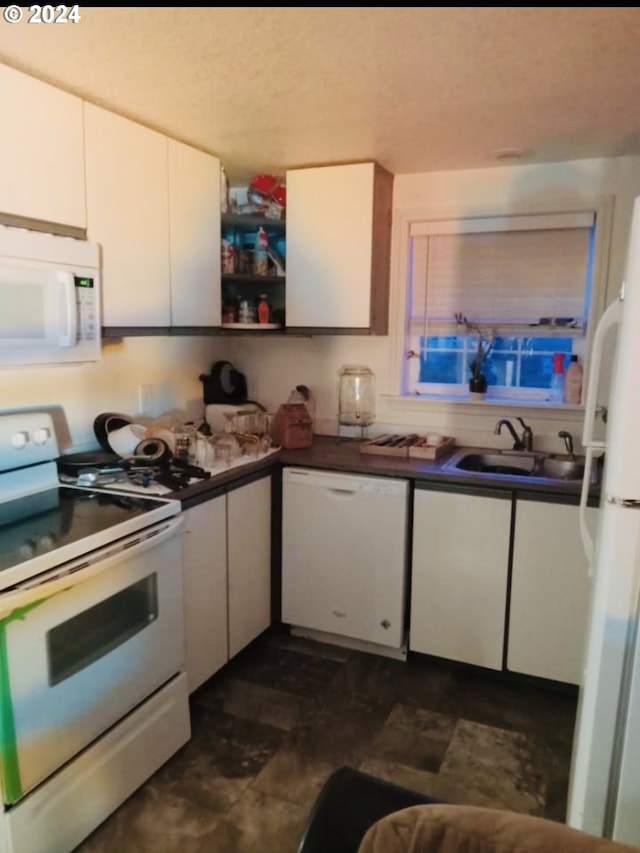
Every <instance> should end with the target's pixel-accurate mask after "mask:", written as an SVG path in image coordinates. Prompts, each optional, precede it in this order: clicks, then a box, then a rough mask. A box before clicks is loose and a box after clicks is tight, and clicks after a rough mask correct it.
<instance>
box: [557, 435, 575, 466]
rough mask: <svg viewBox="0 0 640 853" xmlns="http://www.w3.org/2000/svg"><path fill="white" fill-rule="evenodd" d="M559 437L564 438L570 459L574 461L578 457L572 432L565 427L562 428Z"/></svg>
mask: <svg viewBox="0 0 640 853" xmlns="http://www.w3.org/2000/svg"><path fill="white" fill-rule="evenodd" d="M558 438H562V439H564V446H565V447H566V449H567V453H568V455H569V459H570V460H571V461H572V462H573V461H574V459H575V458H576V457H575V454H574V452H573V437H572V435H571V433H570V432H567V431H566V430H564V429H561V430H560V432H559V433H558Z"/></svg>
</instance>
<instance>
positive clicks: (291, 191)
mask: <svg viewBox="0 0 640 853" xmlns="http://www.w3.org/2000/svg"><path fill="white" fill-rule="evenodd" d="M392 183H393V178H392V176H391V175H390V174H389V173H388V172H386V171H384V170H383V169H381V168H380V167H379V166H377V165H376V164H375V163H358V164H352V165H345V166H322V167H319V168H313V169H295V170H292V171H289V172H287V288H286V306H287V310H286V323H287V325H288V326H301V327H313V328H322V327H326V328H336V329H337V328H342V329H364V330H367V331H371V332H372V333H374V334H386V333H387V328H388V316H387V315H388V287H389V249H390V234H391V195H392ZM374 233H375V241H374Z"/></svg>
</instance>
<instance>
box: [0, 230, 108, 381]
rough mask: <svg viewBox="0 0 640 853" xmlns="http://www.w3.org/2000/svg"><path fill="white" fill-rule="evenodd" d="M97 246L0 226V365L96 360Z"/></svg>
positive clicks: (98, 251) (98, 325)
mask: <svg viewBox="0 0 640 853" xmlns="http://www.w3.org/2000/svg"><path fill="white" fill-rule="evenodd" d="M100 318H101V315H100V249H99V247H98V246H97V245H95V244H93V243H89V242H87V241H86V240H77V239H75V238H73V237H59V236H56V235H53V234H44V233H40V232H36V231H27V230H24V229H22V228H11V227H9V226H0V367H20V366H24V365H36V364H38V365H43V364H49V365H52V364H69V363H74V362H86V361H97V360H99V359H100V356H101V346H100V323H101V319H100Z"/></svg>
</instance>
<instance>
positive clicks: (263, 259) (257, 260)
mask: <svg viewBox="0 0 640 853" xmlns="http://www.w3.org/2000/svg"><path fill="white" fill-rule="evenodd" d="M254 264H255V274H256V275H268V274H269V240H268V239H267V232H266V231H265V230H264V228H263V227H262V226H260V228H258V233H257V235H256V248H255V256H254Z"/></svg>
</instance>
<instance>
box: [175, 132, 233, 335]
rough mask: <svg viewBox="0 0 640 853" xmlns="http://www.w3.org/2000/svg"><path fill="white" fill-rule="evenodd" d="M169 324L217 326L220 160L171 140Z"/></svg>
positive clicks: (218, 323)
mask: <svg viewBox="0 0 640 853" xmlns="http://www.w3.org/2000/svg"><path fill="white" fill-rule="evenodd" d="M169 227H170V241H171V251H170V255H171V324H172V325H173V326H219V325H220V320H221V317H220V313H221V299H220V161H219V160H218V158H217V157H213V156H211V155H210V154H205V153H204V152H202V151H198V150H197V149H196V148H192V147H191V146H189V145H184V144H183V143H181V142H177V141H175V140H173V139H170V140H169Z"/></svg>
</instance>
